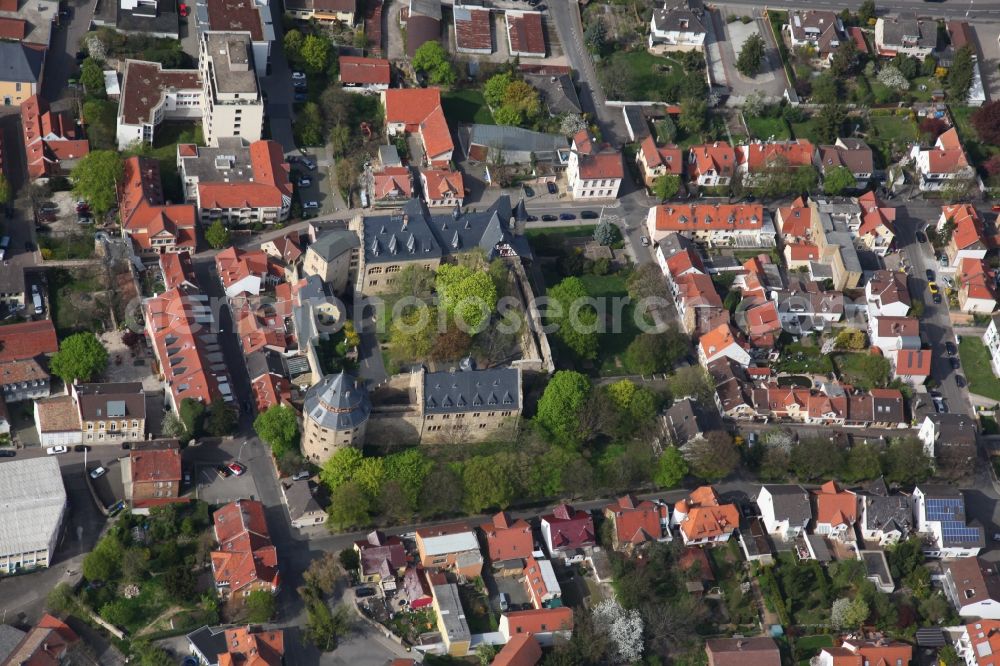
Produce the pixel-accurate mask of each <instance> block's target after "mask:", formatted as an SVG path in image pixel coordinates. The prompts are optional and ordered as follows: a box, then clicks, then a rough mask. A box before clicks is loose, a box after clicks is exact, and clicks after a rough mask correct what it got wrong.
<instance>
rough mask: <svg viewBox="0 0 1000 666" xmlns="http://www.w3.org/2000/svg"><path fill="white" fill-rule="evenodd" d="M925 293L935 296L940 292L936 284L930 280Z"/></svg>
mask: <svg viewBox="0 0 1000 666" xmlns="http://www.w3.org/2000/svg"><path fill="white" fill-rule="evenodd" d="M927 291H929V292H931V293H932V294H936V293H938V292H939V291H941V290H940V289H939V288H938V286H937V282H934V281H933V280H932V281H931V282H928V283H927Z"/></svg>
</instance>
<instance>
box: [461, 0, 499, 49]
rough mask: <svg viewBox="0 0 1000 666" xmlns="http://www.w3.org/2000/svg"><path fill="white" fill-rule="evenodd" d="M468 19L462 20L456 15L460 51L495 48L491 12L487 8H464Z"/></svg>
mask: <svg viewBox="0 0 1000 666" xmlns="http://www.w3.org/2000/svg"><path fill="white" fill-rule="evenodd" d="M462 10H463V12H467V14H468V19H465V20H463V19H460V18H459V13H458V12H456V13H455V42H456V43H457V44H458V48H460V49H475V50H485V49H491V50H492V48H493V35H492V33H491V31H490V10H489V9H486V8H485V7H469V6H463V7H462Z"/></svg>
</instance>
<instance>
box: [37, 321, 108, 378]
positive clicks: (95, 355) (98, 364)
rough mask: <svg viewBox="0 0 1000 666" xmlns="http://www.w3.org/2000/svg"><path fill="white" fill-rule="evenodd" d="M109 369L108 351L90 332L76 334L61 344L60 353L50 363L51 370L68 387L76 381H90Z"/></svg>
mask: <svg viewBox="0 0 1000 666" xmlns="http://www.w3.org/2000/svg"><path fill="white" fill-rule="evenodd" d="M107 367H108V350H107V349H105V348H104V345H102V344H101V341H100V340H98V339H97V336H96V335H94V334H93V333H91V332H89V331H84V332H82V333H74V334H73V335H71V336H69V337H68V338H65V339H64V340H63V341H62V342H60V343H59V351H58V352H56V354H55V355H54V356H53V357H52V360H51V361H50V362H49V370H51V372H52V374H54V375H56V376H57V377H59V378H60V379H62V380H63V382H65V383H66V385H67V386H68V385H70V384H72V383H73V382H74V380H77V379H79V380H82V381H90V380H91V379H93V378H94V377H96V376H98V375H100V374H101V373H102V372H104V369H105V368H107Z"/></svg>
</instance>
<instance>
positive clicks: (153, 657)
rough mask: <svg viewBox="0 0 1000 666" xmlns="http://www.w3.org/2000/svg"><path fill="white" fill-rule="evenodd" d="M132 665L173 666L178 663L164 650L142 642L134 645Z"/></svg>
mask: <svg viewBox="0 0 1000 666" xmlns="http://www.w3.org/2000/svg"><path fill="white" fill-rule="evenodd" d="M130 663H136V664H138V666H173V664H174V663H176V662H175V661H174V658H173V657H171V656H170V654H169V653H167V651H166V650H164V649H163V648H161V647H157V646H155V645H152V644H150V643H149V642H147V641H144V640H140V641H135V642H134V643H132V659H131V661H130Z"/></svg>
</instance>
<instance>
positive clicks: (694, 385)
mask: <svg viewBox="0 0 1000 666" xmlns="http://www.w3.org/2000/svg"><path fill="white" fill-rule="evenodd" d="M667 386H668V388H669V389H670V394H671V395H673V396H674V397H675V398H677V399H680V398H693V399H694V400H696V401H699V402H702V403H705V404H711V403H712V400H713V397H712V396H714V395H715V388H714V385H713V384H712V382H711V380H710V379H709V376H708V373H707V372H706V371H705V369H704V368H703V367H701V366H700V365H692V366H688V367H685V368H678V369H677V371H676V372H674V374H673V376H671V377H670V378H669V379H668V380H667Z"/></svg>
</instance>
